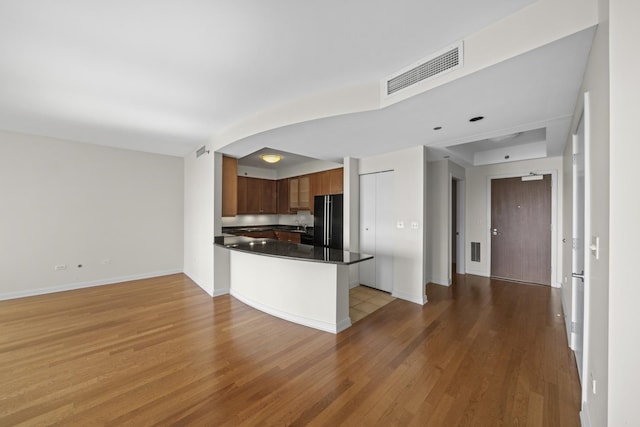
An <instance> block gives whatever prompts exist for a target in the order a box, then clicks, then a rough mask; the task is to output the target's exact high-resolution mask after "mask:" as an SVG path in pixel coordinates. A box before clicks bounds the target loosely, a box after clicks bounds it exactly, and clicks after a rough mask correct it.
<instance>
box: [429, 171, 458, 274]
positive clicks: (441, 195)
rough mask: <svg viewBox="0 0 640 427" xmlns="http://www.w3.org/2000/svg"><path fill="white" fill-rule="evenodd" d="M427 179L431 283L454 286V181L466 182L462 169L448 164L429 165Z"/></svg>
mask: <svg viewBox="0 0 640 427" xmlns="http://www.w3.org/2000/svg"><path fill="white" fill-rule="evenodd" d="M427 175H428V179H427V212H428V213H427V217H428V218H429V221H428V223H429V229H428V233H427V236H428V238H427V241H428V243H427V251H426V253H427V254H428V261H427V262H428V265H429V270H430V271H431V275H430V276H428V277H430V279H429V281H430V282H432V283H435V284H438V285H443V286H449V285H451V263H452V262H453V261H452V260H451V258H450V255H451V233H452V231H451V227H452V224H451V218H452V212H451V179H452V178H453V177H455V178H456V179H460V180H463V179H464V178H465V170H464V168H463V167H461V166H459V165H457V164H455V163H453V162H451V161H449V160H447V159H443V160H438V161H433V162H429V164H428V173H427Z"/></svg>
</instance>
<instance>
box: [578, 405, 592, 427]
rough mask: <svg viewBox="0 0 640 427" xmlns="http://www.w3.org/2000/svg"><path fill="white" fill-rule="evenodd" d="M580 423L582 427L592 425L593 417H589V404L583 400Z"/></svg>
mask: <svg viewBox="0 0 640 427" xmlns="http://www.w3.org/2000/svg"><path fill="white" fill-rule="evenodd" d="M580 424H581V425H582V427H591V418H590V417H589V404H588V403H587V402H582V411H580Z"/></svg>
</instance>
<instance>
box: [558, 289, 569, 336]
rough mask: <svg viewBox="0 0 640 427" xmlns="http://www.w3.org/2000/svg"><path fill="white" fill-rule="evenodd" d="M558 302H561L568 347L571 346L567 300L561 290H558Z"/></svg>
mask: <svg viewBox="0 0 640 427" xmlns="http://www.w3.org/2000/svg"><path fill="white" fill-rule="evenodd" d="M560 302H562V317H563V318H564V329H565V330H566V332H567V342H568V343H569V348H571V318H570V317H569V314H570V313H569V310H568V309H567V300H566V299H565V296H564V292H562V291H560Z"/></svg>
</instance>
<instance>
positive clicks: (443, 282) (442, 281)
mask: <svg viewBox="0 0 640 427" xmlns="http://www.w3.org/2000/svg"><path fill="white" fill-rule="evenodd" d="M430 282H431V283H434V284H436V285H440V286H451V283H449V278H448V277H433V278H431V280H430Z"/></svg>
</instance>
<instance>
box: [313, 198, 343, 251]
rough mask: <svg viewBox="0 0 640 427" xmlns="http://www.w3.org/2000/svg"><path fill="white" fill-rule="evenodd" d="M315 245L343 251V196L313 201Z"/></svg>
mask: <svg viewBox="0 0 640 427" xmlns="http://www.w3.org/2000/svg"><path fill="white" fill-rule="evenodd" d="M313 245H314V246H324V247H328V248H334V249H342V194H332V195H327V196H316V197H315V199H314V200H313Z"/></svg>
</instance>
